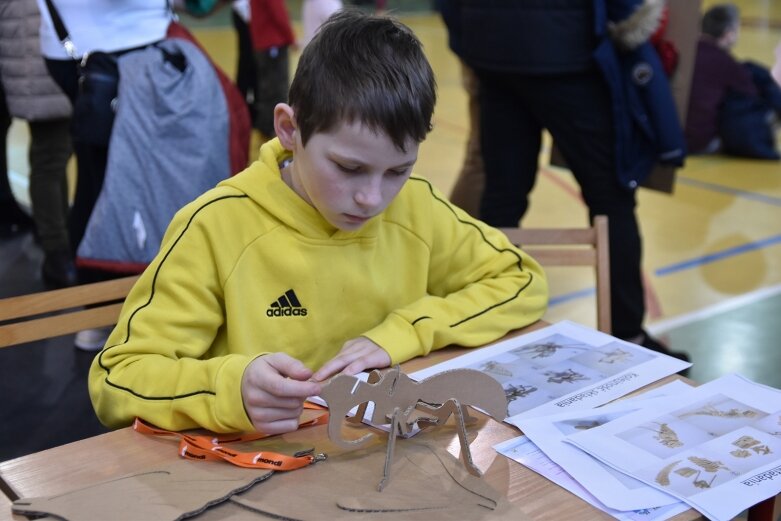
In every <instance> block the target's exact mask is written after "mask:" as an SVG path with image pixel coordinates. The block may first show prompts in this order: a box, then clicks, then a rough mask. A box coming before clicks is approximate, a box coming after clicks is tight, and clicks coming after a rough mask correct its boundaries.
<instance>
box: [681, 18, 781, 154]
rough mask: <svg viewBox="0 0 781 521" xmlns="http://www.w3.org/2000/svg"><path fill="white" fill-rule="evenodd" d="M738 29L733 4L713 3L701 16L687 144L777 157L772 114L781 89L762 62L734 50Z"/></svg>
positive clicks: (778, 108) (699, 149) (705, 150)
mask: <svg viewBox="0 0 781 521" xmlns="http://www.w3.org/2000/svg"><path fill="white" fill-rule="evenodd" d="M739 33H740V11H739V10H738V7H737V6H736V5H734V4H720V5H714V6H713V7H711V8H710V9H708V10H707V11H706V12H705V14H704V15H703V17H702V35H701V36H700V41H699V43H698V45H697V55H696V60H695V63H694V71H693V73H692V87H691V94H690V96H689V110H688V115H687V117H686V142H687V146H688V148H689V151H690V152H692V153H695V154H696V153H702V154H711V153H715V152H721V153H725V154H732V155H738V156H746V157H755V158H764V159H778V158H779V154H778V152H777V151H776V148H775V143H776V139H775V134H774V130H773V117H774V112H776V113H777V114H778V115H780V116H781V90H779V88H778V86H777V85H776V84H775V83H774V82H773V80H772V78H771V76H770V73H769V71H768V70H767V68H766V67H764V66H762V65H759V64H756V63H753V62H745V63H741V62H739V61H737V60H736V59H735V58H734V57H733V56H732V54H731V50H732V48H734V46H735V44H736V43H737V41H738V36H739Z"/></svg>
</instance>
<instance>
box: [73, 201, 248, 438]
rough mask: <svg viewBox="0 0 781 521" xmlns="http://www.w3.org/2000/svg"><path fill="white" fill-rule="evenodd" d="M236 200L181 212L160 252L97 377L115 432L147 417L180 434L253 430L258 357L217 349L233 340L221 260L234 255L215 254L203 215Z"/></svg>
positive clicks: (103, 410)
mask: <svg viewBox="0 0 781 521" xmlns="http://www.w3.org/2000/svg"><path fill="white" fill-rule="evenodd" d="M229 199H230V197H217V198H214V199H211V200H204V199H201V200H199V201H196V202H195V203H191V205H189V206H187V207H185V208H184V209H183V210H182V211H180V212H179V213H178V214H177V215H176V216H175V217H174V220H173V221H172V223H171V225H170V226H169V228H168V231H167V233H166V236H165V237H164V239H163V243H162V245H161V248H160V253H159V255H158V256H157V257H156V258H155V260H154V261H153V262H152V264H150V266H149V267H148V268H147V269H146V271H145V272H144V273H143V275H142V276H141V278H140V279H139V281H138V282H137V283H136V285H135V286H134V287H133V289H132V290H131V291H130V293H129V295H128V297H127V299H126V300H125V304H124V306H123V308H122V312H121V314H120V317H119V321H118V323H117V326H116V327H115V328H114V331H113V332H112V333H111V335H110V337H109V339H108V342H107V343H106V347H104V349H103V350H102V351H101V352H100V354H99V355H98V356H96V357H95V359H94V361H93V363H92V367H91V368H90V373H89V382H88V383H89V392H90V397H91V399H92V403H93V406H94V407H95V412H96V413H97V415H98V418H99V419H100V421H101V422H102V423H103V424H105V425H106V426H108V427H112V428H115V427H120V426H124V425H128V424H130V423H131V422H132V421H133V419H134V418H135V417H141V418H143V419H145V420H147V421H150V422H152V423H154V424H155V425H158V426H160V427H163V428H166V429H172V430H182V429H189V428H194V427H204V428H207V429H210V430H212V431H215V432H235V431H250V430H253V428H252V424H251V422H250V421H249V419H248V417H247V415H246V412H245V411H244V407H243V401H242V397H241V378H242V375H243V374H244V369H245V368H246V367H247V365H248V364H249V362H250V361H251V360H252V359H253V358H254V356H248V355H246V354H226V355H224V356H213V353H211V352H210V351H209V350H210V349H211V348H212V346H213V344H214V340H215V338H216V337H217V336H218V335H220V334H224V331H223V329H222V326H223V323H224V311H223V307H224V296H223V290H222V288H223V284H222V282H223V279H224V277H225V275H224V274H223V273H221V272H220V270H219V269H218V266H220V265H221V264H220V259H218V257H219V256H220V255H226V254H225V253H224V252H223V251H222V250H219V249H217V248H215V247H214V245H213V241H210V240H209V239H208V233H207V232H206V231H205V230H204V229H203V227H202V226H201V225H200V224H199V220H198V218H197V216H198V214H199V213H200V212H208V211H210V210H211V211H219V209H218V208H216V207H218V206H219V205H218V204H217V205H215V204H213V203H220V202H226V200H229ZM223 250H224V248H223ZM223 265H224V264H223ZM194 317H195V318H194ZM259 354H262V353H256V354H255V356H258V355H259Z"/></svg>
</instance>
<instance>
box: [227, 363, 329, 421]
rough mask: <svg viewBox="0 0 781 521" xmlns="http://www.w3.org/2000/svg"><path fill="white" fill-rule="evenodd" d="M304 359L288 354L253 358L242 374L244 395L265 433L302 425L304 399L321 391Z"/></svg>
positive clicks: (242, 394)
mask: <svg viewBox="0 0 781 521" xmlns="http://www.w3.org/2000/svg"><path fill="white" fill-rule="evenodd" d="M311 376H312V371H310V370H309V369H308V368H307V367H306V366H305V365H304V364H302V363H301V362H300V361H298V360H296V359H295V358H292V357H291V356H289V355H287V354H285V353H272V354H269V355H264V356H260V357H258V358H256V359H255V360H253V361H252V362H251V363H250V364H249V365H248V366H247V368H246V369H245V370H244V374H243V375H242V377H241V398H242V400H243V401H244V409H245V410H246V411H247V415H248V416H249V419H250V421H251V422H252V425H253V426H254V427H255V428H256V429H257V430H258V431H259V432H263V433H265V434H280V433H283V432H291V431H294V430H296V429H297V428H298V417H299V416H300V415H301V410H302V408H303V404H304V400H305V399H306V398H307V397H309V396H317V395H318V394H320V385H319V384H317V383H315V382H311V381H307V380H309V378H310V377H311Z"/></svg>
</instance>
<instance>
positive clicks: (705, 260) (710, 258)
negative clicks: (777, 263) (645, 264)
mask: <svg viewBox="0 0 781 521" xmlns="http://www.w3.org/2000/svg"><path fill="white" fill-rule="evenodd" d="M778 243H781V235H776V236H775V237H768V238H767V239H763V240H761V241H757V242H749V243H746V244H743V245H741V246H735V247H734V248H728V249H726V250H722V251H719V252H716V253H710V254H708V255H703V256H701V257H695V258H694V259H691V260H687V261H683V262H677V263H675V264H671V265H669V266H665V267H664V268H659V269H658V270H656V271H655V272H654V273H655V275H656V276H657V277H662V276H664V275H670V274H671V273H677V272H679V271H683V270H686V269H689V268H696V267H698V266H703V265H705V264H710V263H711V262H716V261H719V260H722V259H726V258H729V257H734V256H735V255H741V254H743V253H746V252H749V251H754V250H759V249H762V248H766V247H768V246H772V245H774V244H778Z"/></svg>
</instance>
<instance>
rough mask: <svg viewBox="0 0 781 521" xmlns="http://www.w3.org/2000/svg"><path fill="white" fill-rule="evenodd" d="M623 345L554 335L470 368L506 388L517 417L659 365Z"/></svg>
mask: <svg viewBox="0 0 781 521" xmlns="http://www.w3.org/2000/svg"><path fill="white" fill-rule="evenodd" d="M653 357H654V355H653V354H652V353H648V352H646V351H645V350H643V349H641V348H637V349H633V346H631V345H625V344H623V343H620V342H618V341H611V342H608V343H607V344H605V345H604V346H600V347H594V346H592V345H589V344H586V343H584V342H582V341H579V340H576V339H573V338H570V337H568V336H566V335H563V334H559V333H554V334H551V335H549V336H546V337H544V338H542V339H540V340H537V341H534V342H530V343H528V344H526V345H522V346H519V347H515V348H513V349H511V350H509V351H507V352H503V353H500V354H498V355H495V356H493V357H492V358H491V359H487V360H481V361H479V362H477V363H474V364H472V365H470V366H468V367H469V368H470V369H477V370H478V371H481V372H483V373H485V374H487V375H489V376H491V377H492V378H494V379H495V380H497V381H498V382H499V383H501V384H502V387H503V388H504V392H505V395H506V396H507V402H508V411H507V413H508V415H510V416H514V415H516V414H520V413H522V412H525V411H527V410H530V409H533V408H535V407H538V406H540V405H543V404H545V403H548V402H550V401H552V400H555V399H556V398H559V397H561V396H565V395H567V394H569V393H572V392H574V391H577V390H579V389H583V388H585V387H587V386H589V385H592V384H594V383H595V382H599V381H601V380H604V379H606V378H609V377H610V376H612V375H615V374H618V373H621V372H623V371H625V370H627V369H630V368H632V367H633V366H636V365H638V364H641V363H643V362H646V361H648V360H651V359H653Z"/></svg>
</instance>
